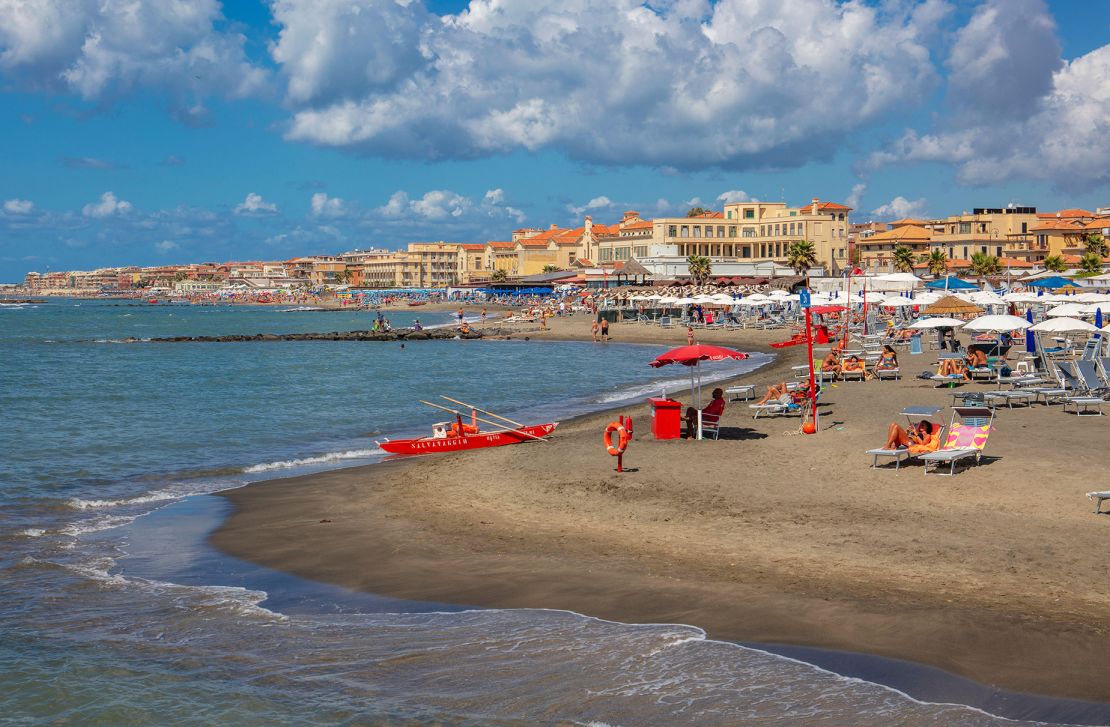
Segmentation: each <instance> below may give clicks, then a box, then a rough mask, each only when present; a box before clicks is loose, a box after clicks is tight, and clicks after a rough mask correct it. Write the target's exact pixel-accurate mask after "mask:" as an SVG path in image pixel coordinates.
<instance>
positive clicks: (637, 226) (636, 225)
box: [624, 221, 652, 230]
mask: <svg viewBox="0 0 1110 727" xmlns="http://www.w3.org/2000/svg"><path fill="white" fill-rule="evenodd" d="M651 228H652V223H651V221H644V222H633V223H632V224H629V225H625V226H624V229H626V230H650V229H651Z"/></svg>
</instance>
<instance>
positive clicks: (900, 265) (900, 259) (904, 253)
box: [893, 245, 914, 273]
mask: <svg viewBox="0 0 1110 727" xmlns="http://www.w3.org/2000/svg"><path fill="white" fill-rule="evenodd" d="M893 258H894V269H895V270H897V271H898V272H900V273H912V272H913V262H914V261H913V250H911V249H910V248H908V247H906V246H905V245H899V246H898V247H896V248H894V255H893Z"/></svg>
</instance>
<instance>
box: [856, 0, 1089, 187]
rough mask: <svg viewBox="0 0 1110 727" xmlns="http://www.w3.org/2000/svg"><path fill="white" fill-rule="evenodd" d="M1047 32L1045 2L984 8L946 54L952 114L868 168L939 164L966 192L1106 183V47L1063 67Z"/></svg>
mask: <svg viewBox="0 0 1110 727" xmlns="http://www.w3.org/2000/svg"><path fill="white" fill-rule="evenodd" d="M1053 29H1054V25H1053V21H1052V17H1051V15H1050V13H1049V11H1048V9H1047V8H1046V7H1045V6H1044V3H1043V2H1041V0H1012V2H1011V0H1005V2H1003V1H1002V0H988V1H987V2H985V3H983V5H982V6H980V8H979V9H978V10H977V11H976V13H975V15H974V16H973V18H972V20H971V21H970V22H969V24H968V25H967V26H966V27H965V28H964V29H963V30H962V31H961V32H960V33H959V34H958V36H957V38H956V43H955V44H954V46H953V49H952V52H951V55H950V59H949V66H950V68H952V69H953V76H954V78H953V79H952V80H951V81H950V96H949V101H948V103H949V104H950V105H951V106H952V108H953V109H954V112H953V113H952V114H951V115H949V116H943V117H941V118H940V120H939V121H938V122H937V124H936V126H935V128H933V129H931V130H928V131H924V132H923V131H919V130H918V129H907V130H906V131H905V133H904V134H903V135H902V136H901V137H900V138H899V139H898V140H897V141H896V142H894V143H893V144H892V145H890V146H889V147H888V148H886V149H884V150H882V151H879V152H875V153H874V154H872V155H871V156H870V158H869V159H868V162H867V165H866V166H867V167H870V168H877V167H881V166H885V165H890V164H897V163H905V162H940V163H944V164H950V165H953V166H954V167H955V168H956V173H957V180H958V181H960V182H961V183H964V184H971V185H984V184H995V183H1002V182H1006V181H1010V180H1013V179H1027V180H1041V181H1046V182H1048V183H1050V184H1052V185H1053V186H1055V187H1057V188H1060V189H1064V190H1067V191H1071V192H1075V191H1086V190H1089V189H1090V188H1091V187H1092V186H1095V185H1100V184H1107V183H1110V144H1107V143H1106V139H1108V138H1110V80H1108V79H1110V45H1104V46H1102V47H1101V48H1097V49H1095V50H1093V51H1091V52H1090V53H1088V54H1086V55H1084V56H1080V57H1079V58H1075V59H1073V60H1071V61H1066V62H1065V61H1063V60H1062V59H1061V57H1060V45H1059V42H1058V41H1057V40H1056V38H1055V35H1054V32H1053ZM957 67H960V68H961V69H964V68H966V69H967V75H966V77H965V76H962V75H959V74H956V73H955V70H956V69H957Z"/></svg>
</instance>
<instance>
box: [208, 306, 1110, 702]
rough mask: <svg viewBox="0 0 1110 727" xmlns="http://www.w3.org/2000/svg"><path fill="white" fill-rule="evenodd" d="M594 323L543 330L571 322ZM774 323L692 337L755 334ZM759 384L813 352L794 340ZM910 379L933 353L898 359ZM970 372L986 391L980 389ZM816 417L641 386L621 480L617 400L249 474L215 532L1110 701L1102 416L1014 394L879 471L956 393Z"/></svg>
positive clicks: (463, 590) (758, 344)
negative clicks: (900, 429) (940, 442)
mask: <svg viewBox="0 0 1110 727" xmlns="http://www.w3.org/2000/svg"><path fill="white" fill-rule="evenodd" d="M588 326H589V321H588V319H586V318H585V317H579V318H576V319H572V320H570V321H554V322H553V323H552V324H551V327H552V330H550V331H548V332H542V331H535V330H529V331H525V332H522V333H519V334H516V335H517V336H520V337H523V336H528V337H532V338H537V339H540V338H580V337H583V336H588ZM613 334H614V338H615V340H619V341H644V342H647V341H652V342H660V341H665V342H673V343H685V330H684V329H673V330H668V331H660V330H659V329H658V328H653V327H648V326H637V325H629V324H623V325H618V326H614V327H613ZM783 337H785V336H784V335H783V334H782V333H781V332H776V333H771V334H767V333H763V332H751V331H745V332H714V333H712V334H706V333H704V332H700V331H699V332H698V338H699V340H702V341H713V342H721V343H725V344H730V345H734V346H736V347H738V348H741V349H742V350H753V349H759V348H762V346H763V344H765V343H766V342H767V341H768V340H775V339H779V338H783ZM782 353H783V356H782V357H780V359H779V361H777V362H776V364H774V366H773V369H769V370H763V371H759V372H757V373H756V374H754V375H753V376H752V377H751V378H752V379H753V381H754V382H757V383H759V384H760V385H764V384H767V383H770V382H772V381H779V380H781V379H783V378H785V377H789V366H790V364H792V363H797V362H799V361H800V360H801V359H802V358H803V357H804V349H802V348H801V347H796V348H792V349H785V350H784V351H782ZM902 360H903V366H902V368H903V371H904V372H906V373H908V374H914V373H917V372H918V371H921V370H923V369H924V368H926V363H927V362H929V361H932V360H933V358H932V357H931V356H929V355H928V354H926V355H922V356H916V357H911V356H908V355H903V356H902ZM973 388H983V385H980V384H976V385H973ZM823 401H824V402H825V405H824V406H823V407H822V412H823V423H824V426H825V429H824V431H822V432H821V433H820V434H818V435H815V436H804V435H800V434H798V431H797V430H798V424H799V422H798V419H796V418H760V419H759V420H758V421H753V420H752V417H751V415H750V410H749V409H748V407H747V404H746V403H743V402H736V403H733V404H731V405H730V406H729V408H728V410H727V411H726V413H725V416H724V420H723V428H722V434H721V440H720V441H701V442H697V441H684V440H674V441H655V440H653V439H652V438H651V437H650V434H649V432H648V422H649V419H648V412H647V407H646V405H644V404H639V405H634V406H627V407H624V408H623V409H622V410H621V411H622V412H624V413H629V414H631V415H632V416H633V417H634V418H635V422H636V424H637V430H636V433H637V437H636V440H635V441H634V442H633V443H632V445H631V447H630V449H629V452H628V455H627V458H626V466H627V467H630V468H633V471H629V472H625V473H623V474H617V473H616V472H615V471H614V460H613V459H612V458H611V457H609V456H608V455H607V454H606V453H605V451H604V449H603V447H602V443H601V433H602V429H603V428H604V425H605V423H606V422H608V421H610V420H611V419H613V418H614V414H613V413H605V414H598V415H590V416H585V417H581V418H578V419H575V420H573V421H571V422H567V423H565V424H564V425H562V426H560V428H559V430H558V431H557V433H556V436H555V437H554V439H553V440H552V441H551V442H549V443H546V444H539V443H537V444H527V445H518V446H512V447H502V448H495V449H488V450H481V451H476V452H469V453H462V454H456V455H433V456H429V457H424V458H419V459H412V460H406V461H403V462H396V463H391V464H386V465H375V466H371V467H363V468H357V469H347V470H339V471H334V472H328V473H323V474H315V475H310V476H305V477H298V478H292V479H287V480H282V481H271V482H266V483H260V484H257V485H252V486H249V487H246V488H243V489H240V490H236V491H234V492H230V493H227V496H228V497H229V498H230V499H231V501H232V502H233V503H234V504H235V505H236V510H235V513H234V514H233V515H232V516H231V517H230V519H229V520H228V521H227V522H226V523H225V524H224V525H223V526H222V527H221V528H220V529H219V530H218V531H217V532H216V533H214V534H213V536H212V540H213V542H214V543H215V544H216V545H217V546H218V547H220V548H222V549H223V550H225V551H227V552H229V553H231V554H233V555H236V556H239V557H242V558H246V559H248V560H252V561H255V562H257V563H260V564H263V565H266V566H270V567H273V568H278V569H282V570H285V571H289V572H293V573H296V574H298V575H301V576H304V577H308V578H312V579H316V580H321V581H326V582H331V583H337V584H340V585H344V586H348V587H352V588H357V589H363V590H366V591H370V592H374V593H379V594H384V595H389V596H396V597H400V598H407V599H421V600H429V601H436V602H447V603H459V604H468V605H475V606H488V607H547V608H563V609H569V610H573V611H577V612H581V613H585V614H589V615H594V616H599V617H603V618H608V619H614V620H619V621H624V622H680V623H688V624H695V625H697V626H701V627H702V628H704V629H706V631H707V632H708V633H709V635H710V636H711V637H716V638H723V639H733V640H739V641H758V642H767V643H783V644H802V645H811V646H819V647H827V648H834V649H843V650H849V651H856V652H866V653H872V654H878V655H882V656H888V657H896V658H900V659H907V660H911V661H916V662H921V663H925V664H930V665H933V666H937V667H940V668H942V669H946V670H948V671H951V672H955V673H957V674H960V675H963V676H967V677H970V678H972V679H974V680H976V681H979V682H981V683H984V684H988V685H994V686H999V687H1003V688H1007V689H1012V690H1017V691H1024V692H1030V693H1039V694H1048V695H1053V696H1066V697H1075V698H1084V699H1093V700H1099V701H1110V682H1108V681H1107V679H1106V674H1107V664H1110V585H1108V583H1107V579H1106V575H1105V569H1106V565H1105V558H1106V553H1107V547H1106V546H1107V543H1108V542H1110V518H1103V517H1096V516H1095V515H1093V514H1092V512H1091V511H1092V506H1091V503H1090V502H1088V501H1087V500H1086V499H1085V497H1084V493H1085V492H1086V491H1088V490H1091V489H1096V488H1101V487H1103V486H1104V484H1105V483H1104V482H1103V478H1102V475H1103V473H1105V472H1106V471H1107V464H1108V463H1110V450H1108V449H1107V447H1106V442H1107V434H1108V433H1110V417H1097V418H1096V417H1091V418H1077V417H1075V416H1074V415H1068V414H1064V413H1063V412H1062V411H1061V410H1060V408H1059V407H1052V408H1047V407H1044V406H1040V405H1038V406H1035V407H1033V408H1031V409H1015V410H1013V411H1005V410H1004V411H1002V412H1001V413H1000V415H999V418H998V419H997V420H996V431H995V432H994V433H993V434H992V436H991V440H990V443H989V445H988V447H987V450H986V453H987V455H989V456H988V457H987V458H986V459H985V461H984V463H983V464H982V465H980V466H978V467H975V468H972V469H970V470H968V471H965V472H963V473H961V474H959V475H957V476H956V477H954V478H948V477H933V476H929V477H925V476H924V475H923V474H922V470H921V468H920V467H919V466H912V465H911V466H906V467H903V469H902V471H901V472H895V471H893V469H878V470H872V469H869V464H870V457H867V456H865V455H864V454H863V451H864V450H866V449H868V448H871V447H875V446H879V445H880V444H882V441H883V440H884V439H885V433H886V428H887V425H888V424H889V422H891V421H893V420H896V419H897V417H896V412H897V411H899V410H900V408H901V407H902V406H904V405H911V404H920V405H930V404H932V405H943V406H947V405H949V404H950V403H951V400H950V392H949V390H947V389H934V388H933V387H932V385H931V383H930V382H922V381H919V380H915V379H913V378H909V377H907V378H906V379H904V380H903V381H901V382H875V381H871V382H866V383H841V384H837V385H836V386H834V387H833V388H831V389H830V390H829V391H828V392H827V393H826V395H825V396H824V397H823Z"/></svg>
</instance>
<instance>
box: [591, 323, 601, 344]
mask: <svg viewBox="0 0 1110 727" xmlns="http://www.w3.org/2000/svg"><path fill="white" fill-rule="evenodd" d="M598 330H599V327H598V325H597V319H596V318H595V319H594V322H593V325H591V326H590V332H591V333H593V334H594V343H597V332H598Z"/></svg>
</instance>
